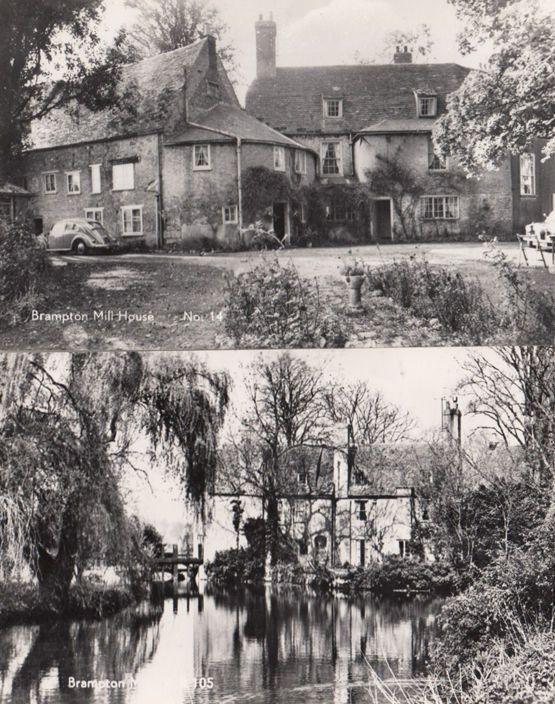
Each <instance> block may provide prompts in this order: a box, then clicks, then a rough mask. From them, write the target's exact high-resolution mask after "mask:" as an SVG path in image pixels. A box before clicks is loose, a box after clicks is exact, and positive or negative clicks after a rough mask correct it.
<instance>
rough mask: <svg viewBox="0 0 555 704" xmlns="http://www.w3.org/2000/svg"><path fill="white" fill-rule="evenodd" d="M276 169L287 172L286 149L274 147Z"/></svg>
mask: <svg viewBox="0 0 555 704" xmlns="http://www.w3.org/2000/svg"><path fill="white" fill-rule="evenodd" d="M274 169H275V170H276V171H285V148H284V147H274Z"/></svg>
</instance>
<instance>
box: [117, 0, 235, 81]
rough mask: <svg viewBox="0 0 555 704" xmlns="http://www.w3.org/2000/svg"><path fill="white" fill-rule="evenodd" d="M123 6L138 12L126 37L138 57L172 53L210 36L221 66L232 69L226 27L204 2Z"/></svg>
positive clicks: (139, 1)
mask: <svg viewBox="0 0 555 704" xmlns="http://www.w3.org/2000/svg"><path fill="white" fill-rule="evenodd" d="M126 4H127V6H128V7H131V8H133V9H134V10H137V12H138V19H137V21H136V22H135V24H134V25H133V26H132V27H131V29H130V31H129V37H130V40H131V42H132V43H133V45H134V46H135V49H136V51H137V52H138V54H139V55H140V56H145V57H146V56H153V55H155V54H163V53H165V52H166V51H173V50H174V49H179V48H180V47H182V46H188V45H189V44H192V43H193V42H196V41H197V39H201V38H202V37H204V36H206V35H207V34H211V35H212V36H213V37H215V39H216V40H217V41H218V43H219V47H218V55H219V57H220V58H221V60H222V62H223V64H224V66H225V67H226V68H227V69H228V70H234V69H235V60H234V56H235V50H234V48H233V45H232V44H231V43H230V42H226V35H227V32H228V26H227V25H226V24H225V22H223V21H222V20H221V18H220V14H219V11H218V10H217V8H215V7H214V6H213V5H209V4H207V3H206V2H205V0H127V2H126Z"/></svg>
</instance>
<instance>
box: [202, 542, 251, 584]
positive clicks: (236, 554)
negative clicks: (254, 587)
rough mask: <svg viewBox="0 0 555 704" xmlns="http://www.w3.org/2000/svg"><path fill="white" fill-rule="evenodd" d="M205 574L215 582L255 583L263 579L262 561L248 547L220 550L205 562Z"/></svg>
mask: <svg viewBox="0 0 555 704" xmlns="http://www.w3.org/2000/svg"><path fill="white" fill-rule="evenodd" d="M206 575H207V577H208V579H209V580H210V581H212V582H215V583H217V584H227V585H233V584H256V583H257V582H262V581H263V580H264V561H263V560H260V558H259V557H258V556H257V555H254V554H253V552H252V551H251V550H249V549H248V548H239V549H238V550H237V549H236V548H233V549H231V550H221V551H218V552H217V553H216V555H215V557H214V560H213V561H212V562H209V563H207V564H206Z"/></svg>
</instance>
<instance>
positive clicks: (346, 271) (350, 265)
mask: <svg viewBox="0 0 555 704" xmlns="http://www.w3.org/2000/svg"><path fill="white" fill-rule="evenodd" d="M340 273H341V276H346V277H347V278H349V277H350V276H364V275H365V274H367V273H368V266H367V265H366V264H365V263H364V262H363V261H362V260H360V259H353V260H352V261H351V262H344V263H343V264H342V266H341V268H340Z"/></svg>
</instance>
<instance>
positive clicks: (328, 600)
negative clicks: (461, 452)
mask: <svg viewBox="0 0 555 704" xmlns="http://www.w3.org/2000/svg"><path fill="white" fill-rule="evenodd" d="M163 606H164V608H163V610H162V608H161V607H156V606H154V605H151V604H143V605H141V606H140V607H138V608H136V609H132V610H128V611H126V612H123V613H121V614H118V615H117V616H114V617H112V618H109V619H105V620H103V621H100V622H90V621H89V622H87V621H78V622H65V623H64V622H57V623H52V624H41V625H39V626H36V625H32V626H29V625H26V626H14V627H10V628H6V629H4V630H0V702H1V704H7V703H8V702H10V704H12V702H13V704H19V703H22V704H23V703H25V704H27V703H29V704H31V703H33V704H34V703H37V704H42V703H43V702H45V703H48V704H59V703H61V702H64V703H66V702H81V701H83V702H85V701H86V702H91V704H96V703H97V702H98V703H100V702H102V703H104V702H106V703H108V704H112V703H116V702H118V703H119V702H121V703H122V704H123V703H125V704H154V703H157V702H161V701H163V702H165V704H182V703H190V702H194V703H195V704H197V702H198V704H205V703H208V702H218V703H220V702H221V703H222V704H231V703H232V702H234V703H235V702H249V703H251V704H258V703H260V704H273V703H274V702H275V703H276V704H278V703H279V704H282V703H283V702H287V703H288V704H297V703H299V704H300V703H301V702H303V704H311V703H312V702H318V703H319V704H322V703H327V702H332V703H333V704H357V703H359V702H370V701H374V700H373V698H372V697H371V696H370V693H369V691H368V680H369V665H370V666H371V667H372V668H373V669H374V670H375V671H376V672H378V674H379V675H380V676H381V677H383V678H385V679H389V678H390V677H391V675H392V674H394V675H395V677H397V678H398V679H400V680H402V681H407V680H410V679H411V678H413V677H414V676H417V675H418V674H419V673H421V672H422V670H423V667H424V663H425V660H426V657H427V652H428V647H429V643H430V640H431V637H432V635H433V631H434V620H435V615H436V614H437V612H438V611H439V608H440V606H441V603H440V602H439V601H411V602H408V601H407V602H384V601H377V600H373V599H369V598H366V599H358V600H354V601H351V600H347V599H342V598H334V597H331V596H330V597H322V596H321V595H318V596H316V595H310V594H308V593H306V592H303V591H293V590H279V591H275V590H270V589H268V590H262V591H242V592H240V593H222V592H211V591H206V592H205V594H204V595H202V594H201V595H197V596H193V597H187V598H181V599H179V600H178V601H177V602H176V601H172V599H167V600H166V601H165V603H164V605H163ZM72 677H73V678H75V679H79V680H91V679H95V680H114V681H118V680H125V681H126V682H127V685H126V686H125V687H120V688H119V689H102V690H99V689H92V688H88V689H75V688H71V687H70V686H69V683H70V678H72ZM195 678H196V680H195ZM200 678H205V680H200ZM211 682H213V688H209V686H210V683H211ZM199 685H202V686H203V687H204V686H206V688H203V689H201V688H200V687H199Z"/></svg>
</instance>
